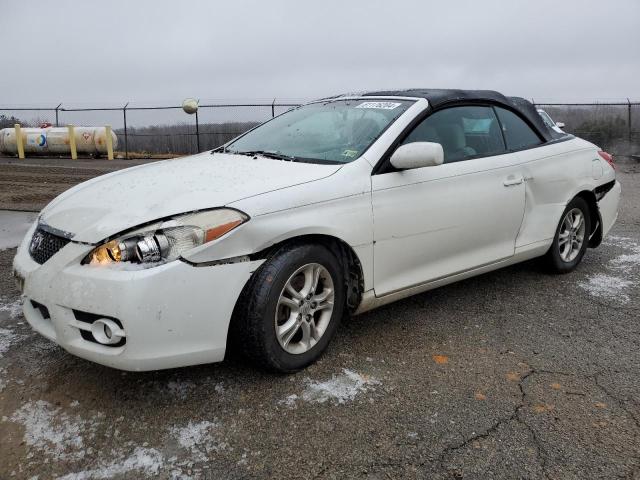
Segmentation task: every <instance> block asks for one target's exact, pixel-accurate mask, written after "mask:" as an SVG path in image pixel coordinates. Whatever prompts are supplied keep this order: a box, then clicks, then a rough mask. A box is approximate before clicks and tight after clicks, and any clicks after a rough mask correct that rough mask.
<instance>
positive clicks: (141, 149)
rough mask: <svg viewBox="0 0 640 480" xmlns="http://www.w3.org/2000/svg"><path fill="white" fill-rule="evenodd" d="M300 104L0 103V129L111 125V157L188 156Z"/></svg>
mask: <svg viewBox="0 0 640 480" xmlns="http://www.w3.org/2000/svg"><path fill="white" fill-rule="evenodd" d="M298 105H299V103H289V102H276V101H275V100H274V101H273V102H270V103H233V104H226V103H208V104H200V105H199V106H198V110H197V112H196V113H195V114H192V115H188V114H186V113H185V112H184V111H183V110H182V107H181V106H170V105H167V106H159V105H144V104H136V105H133V104H125V105H123V106H119V107H88V106H80V105H75V106H74V105H62V104H60V105H57V106H56V107H51V108H47V107H0V129H2V128H6V127H13V126H14V124H16V123H19V124H20V125H22V126H23V127H37V126H40V125H51V126H65V125H76V126H86V127H92V126H96V127H98V126H104V125H111V127H112V128H113V131H114V133H115V134H116V136H117V137H118V142H117V148H116V152H115V155H116V157H121V158H127V159H128V158H145V157H159V156H165V155H166V156H167V157H174V156H176V155H181V154H191V153H197V152H202V151H205V150H210V149H212V148H215V147H218V146H220V145H222V144H224V143H226V142H228V141H229V140H231V139H232V138H234V137H237V136H238V135H240V134H241V133H244V132H246V131H247V130H249V129H250V128H253V127H254V126H256V125H258V124H260V123H262V122H264V121H266V120H268V119H270V118H273V117H274V116H276V115H279V114H280V113H283V112H285V111H287V110H288V109H290V108H293V107H296V106H298Z"/></svg>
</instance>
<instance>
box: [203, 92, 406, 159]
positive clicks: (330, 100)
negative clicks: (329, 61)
mask: <svg viewBox="0 0 640 480" xmlns="http://www.w3.org/2000/svg"><path fill="white" fill-rule="evenodd" d="M385 100H387V101H402V102H407V103H408V104H409V105H407V107H406V109H405V110H404V111H403V112H402V113H400V115H398V116H397V117H396V118H395V119H393V120H392V121H390V122H388V123H387V124H386V125H385V126H384V128H382V129H381V130H380V132H379V133H378V135H377V136H376V137H375V138H374V139H373V140H372V141H371V142H370V143H369V145H367V146H366V147H365V148H364V149H363V150H362V151H361V152H360V155H358V156H357V157H355V158H352V159H350V160H349V161H348V162H341V161H338V160H326V159H319V158H305V157H298V156H295V157H292V158H291V160H284V159H283V161H296V162H300V163H315V164H321V165H347V164H349V163H352V162H355V161H356V160H358V159H360V158H362V157H363V156H364V155H365V154H366V153H367V151H368V150H369V149H371V147H372V146H373V145H375V144H376V142H377V141H378V140H380V138H381V137H383V136H384V134H385V133H386V131H387V130H388V129H389V128H390V127H391V126H392V125H394V124H395V123H396V122H397V121H398V120H400V119H401V118H402V117H403V116H405V115H406V114H407V112H408V111H409V110H411V109H412V107H413V106H414V105H415V104H416V103H417V102H418V100H419V99H418V98H414V97H400V96H390V95H385V96H362V95H354V96H339V97H329V98H322V99H318V100H314V101H312V102H308V103H304V104H301V105H298V106H296V107H293V108H290V109H289V110H287V111H285V112H282V113H280V114H278V115H276V116H274V117H272V118H270V119H268V120H266V121H264V122H262V123H260V124H258V125H256V126H255V127H253V128H251V129H249V130H247V131H246V132H244V133H242V134H240V135H238V136H237V137H235V138H233V139H231V140H229V141H228V142H227V143H225V144H223V145H220V146H219V147H217V148H215V149H213V150H211V153H212V154H213V153H229V154H238V155H243V154H244V155H246V154H247V153H244V152H237V153H236V152H234V151H233V150H230V149H229V147H230V146H231V145H232V144H233V143H235V142H237V141H238V140H240V139H241V138H242V137H244V136H245V135H247V134H249V133H251V132H252V131H254V130H256V129H257V128H259V127H262V126H263V125H265V124H267V123H269V122H271V121H273V120H275V119H276V118H279V117H281V116H283V115H286V114H288V113H290V112H292V111H294V110H298V109H300V108H303V107H307V106H309V105H316V104H329V103H334V102H344V101H385ZM258 155H260V154H256V156H258ZM265 158H271V159H274V158H272V157H265Z"/></svg>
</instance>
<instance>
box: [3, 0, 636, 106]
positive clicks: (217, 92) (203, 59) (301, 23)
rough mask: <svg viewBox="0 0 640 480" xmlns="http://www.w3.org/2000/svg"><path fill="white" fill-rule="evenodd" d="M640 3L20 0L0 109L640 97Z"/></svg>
mask: <svg viewBox="0 0 640 480" xmlns="http://www.w3.org/2000/svg"><path fill="white" fill-rule="evenodd" d="M639 21H640V0H606V1H605V0H562V1H559V0H526V1H525V0H522V1H519V0H509V1H498V0H482V1H477V0H468V1H465V0H448V1H446V2H443V1H425V0H423V1H419V0H416V1H408V0H407V1H403V0H386V1H371V0H368V1H364V0H362V1H349V0H339V1H334V0H316V1H308V0H307V1H300V0H298V1H294V0H291V1H286V0H282V1H280V0H269V1H241V0H231V1H226V2H223V1H216V2H214V1H195V0H193V1H192V0H179V1H168V0H154V1H141V0H135V1H131V0H129V1H126V0H110V1H106V2H105V1H101V2H98V1H92V0H84V1H67V0H56V1H51V2H50V1H42V2H35V1H6V2H2V3H0V36H1V37H0V38H2V40H3V42H2V43H3V47H4V48H3V50H2V63H1V65H2V73H1V74H0V106H5V105H9V104H11V105H14V106H15V105H19V104H23V105H25V104H28V105H34V104H39V103H45V104H47V105H48V104H54V105H55V104H57V103H58V102H65V103H67V104H73V103H75V104H80V103H82V104H91V105H96V104H115V103H117V104H121V103H123V102H126V101H132V102H137V103H141V102H151V103H153V102H162V103H167V102H169V103H171V104H177V103H179V102H180V101H181V100H182V99H183V98H185V97H196V98H200V99H204V100H254V99H272V98H274V97H276V98H281V99H311V98H317V97H322V96H327V95H331V94H335V93H340V92H345V91H360V90H366V89H379V88H403V87H416V86H417V87H440V88H449V87H455V88H488V89H495V90H499V91H502V92H503V93H505V94H512V95H520V96H524V97H527V98H534V99H536V100H557V101H578V100H592V99H599V100H606V99H622V98H626V97H631V98H632V99H637V100H640V27H639Z"/></svg>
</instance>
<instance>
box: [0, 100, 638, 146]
mask: <svg viewBox="0 0 640 480" xmlns="http://www.w3.org/2000/svg"><path fill="white" fill-rule="evenodd" d="M297 105H299V103H295V102H278V101H276V100H274V101H272V102H265V103H259V102H258V103H203V104H200V105H199V108H198V111H197V113H195V114H194V115H188V114H186V113H185V112H184V111H183V110H182V107H181V106H179V105H165V106H161V105H149V104H133V103H131V104H125V105H121V106H112V107H92V106H86V105H67V104H65V105H63V104H59V105H56V106H50V107H13V108H12V107H6V108H5V107H0V128H5V127H12V126H13V125H14V124H15V123H20V124H21V125H23V126H39V125H41V124H44V123H47V124H51V125H54V126H64V125H68V124H72V125H76V126H89V127H90V126H104V125H111V126H112V128H113V130H114V132H115V133H116V135H117V137H118V145H117V148H116V156H117V157H121V158H144V157H151V156H154V157H158V156H167V157H173V156H176V155H182V154H190V153H196V152H201V151H204V150H209V149H212V148H215V147H217V146H219V145H222V144H223V143H225V142H227V141H229V140H231V139H232V138H234V137H236V136H237V135H240V134H241V133H243V132H245V131H247V130H248V129H250V128H252V127H253V126H255V125H257V124H259V123H262V122H264V121H265V120H268V119H269V118H272V117H274V116H276V115H278V114H280V113H282V112H285V111H286V110H288V109H290V108H292V107H295V106H297ZM536 106H537V107H538V108H542V109H544V110H545V111H546V112H547V113H548V114H549V115H551V117H552V118H553V119H554V120H555V121H557V122H562V123H564V124H565V127H564V130H565V131H566V132H569V133H573V134H575V135H577V136H579V137H583V138H585V139H587V140H589V141H592V142H593V143H596V144H597V145H599V146H600V147H602V148H603V149H605V150H607V151H610V152H611V153H613V154H614V155H619V156H620V155H623V156H630V155H640V102H631V101H627V102H621V103H544V104H543V103H537V102H536Z"/></svg>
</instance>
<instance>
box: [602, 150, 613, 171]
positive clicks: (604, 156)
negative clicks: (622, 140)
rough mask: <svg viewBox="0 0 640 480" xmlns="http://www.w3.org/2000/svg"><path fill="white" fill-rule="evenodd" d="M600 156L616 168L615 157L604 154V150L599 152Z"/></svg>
mask: <svg viewBox="0 0 640 480" xmlns="http://www.w3.org/2000/svg"><path fill="white" fill-rule="evenodd" d="M598 155H600V156H601V157H602V159H603V160H605V161H606V162H607V163H608V164H609V165H611V167H612V168H616V164H615V163H613V155H611V154H610V153H607V152H603V151H602V150H600V151H599V152H598Z"/></svg>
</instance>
